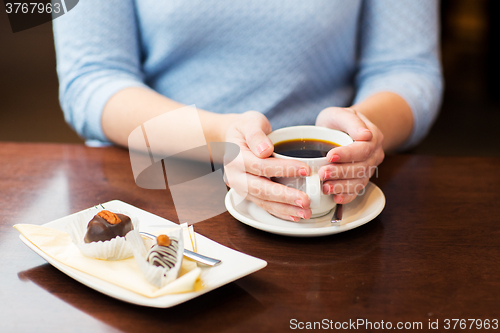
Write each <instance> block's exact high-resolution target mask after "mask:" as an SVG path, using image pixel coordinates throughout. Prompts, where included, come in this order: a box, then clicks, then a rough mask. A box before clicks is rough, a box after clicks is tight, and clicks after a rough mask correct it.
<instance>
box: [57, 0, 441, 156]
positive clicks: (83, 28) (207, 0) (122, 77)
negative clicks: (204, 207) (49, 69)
mask: <svg viewBox="0 0 500 333" xmlns="http://www.w3.org/2000/svg"><path fill="white" fill-rule="evenodd" d="M54 36H55V45H56V51H57V70H58V75H59V80H60V101H61V105H62V108H63V110H64V113H65V117H66V120H67V121H68V122H69V123H70V124H71V125H72V126H73V128H74V129H75V130H76V131H77V132H78V133H79V134H80V135H81V136H82V137H84V138H86V139H88V140H98V141H102V142H106V141H107V138H106V137H105V135H104V133H103V131H102V128H101V114H102V110H103V108H104V105H105V104H106V102H107V101H108V99H109V98H110V97H111V96H112V95H113V94H115V93H116V92H118V91H119V90H121V89H124V88H127V87H145V88H148V89H154V90H155V91H157V92H159V93H161V94H163V95H165V96H167V97H169V98H171V99H173V100H176V101H178V102H181V103H184V104H195V105H196V106H197V107H200V108H202V109H205V110H208V111H212V112H217V113H241V112H245V111H248V110H257V111H261V112H262V113H264V114H265V115H266V116H267V117H268V118H269V120H270V121H271V124H272V126H273V129H276V128H279V127H283V126H290V125H298V124H314V122H315V119H316V116H317V115H318V113H319V112H320V111H321V110H322V109H324V108H326V107H329V106H348V105H350V104H351V103H354V102H358V101H361V100H363V99H365V98H367V97H369V96H370V95H373V94H375V93H377V92H381V91H391V92H395V93H397V94H399V95H400V96H402V97H403V98H404V99H405V100H406V101H407V102H408V104H409V105H410V107H411V109H412V112H413V115H414V120H415V122H414V128H413V132H412V134H411V137H410V138H409V140H408V142H406V143H405V144H404V147H409V146H411V145H414V144H416V143H417V142H418V141H419V140H420V139H421V138H423V137H424V136H425V134H426V132H427V131H428V130H429V128H430V126H431V125H432V122H433V121H434V119H435V117H436V115H437V112H438V107H439V104H440V99H441V94H442V85H443V84H442V78H441V68H440V62H439V54H438V43H439V41H438V3H437V1H436V0H308V1H304V0H246V1H244V0H235V1H221V0H219V1H216V0H84V1H80V3H79V4H78V5H77V6H76V7H75V8H74V9H73V10H72V11H70V12H68V13H67V14H66V15H63V16H62V17H60V18H58V19H56V20H55V21H54Z"/></svg>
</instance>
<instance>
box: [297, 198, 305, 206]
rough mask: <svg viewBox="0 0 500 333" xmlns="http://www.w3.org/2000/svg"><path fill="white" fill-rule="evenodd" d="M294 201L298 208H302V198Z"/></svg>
mask: <svg viewBox="0 0 500 333" xmlns="http://www.w3.org/2000/svg"><path fill="white" fill-rule="evenodd" d="M295 203H296V204H297V206H299V207H300V208H304V206H303V203H302V200H300V199H299V200H296V201H295Z"/></svg>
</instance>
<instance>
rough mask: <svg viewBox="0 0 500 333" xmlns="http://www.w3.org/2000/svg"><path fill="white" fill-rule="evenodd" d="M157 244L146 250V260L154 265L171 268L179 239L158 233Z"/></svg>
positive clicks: (173, 264)
mask: <svg viewBox="0 0 500 333" xmlns="http://www.w3.org/2000/svg"><path fill="white" fill-rule="evenodd" d="M156 242H157V244H156V245H155V246H153V247H152V248H151V250H149V252H148V256H147V261H148V262H149V263H150V264H151V265H154V266H158V267H163V268H167V269H171V268H172V267H174V266H175V264H176V263H177V251H178V250H179V241H178V240H176V239H173V238H169V237H168V236H166V235H160V236H158V237H157V238H156Z"/></svg>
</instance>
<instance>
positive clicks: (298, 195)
mask: <svg viewBox="0 0 500 333" xmlns="http://www.w3.org/2000/svg"><path fill="white" fill-rule="evenodd" d="M246 179H247V182H248V193H249V194H250V195H253V196H254V197H257V198H259V199H262V200H265V201H274V202H281V203H284V204H288V205H293V206H297V207H300V208H303V209H307V208H309V206H310V204H311V201H310V200H309V197H308V196H307V194H305V193H304V192H302V191H299V190H297V189H295V188H291V187H287V186H285V185H283V184H279V183H275V182H273V181H270V180H269V179H267V178H264V177H258V176H254V175H251V174H246Z"/></svg>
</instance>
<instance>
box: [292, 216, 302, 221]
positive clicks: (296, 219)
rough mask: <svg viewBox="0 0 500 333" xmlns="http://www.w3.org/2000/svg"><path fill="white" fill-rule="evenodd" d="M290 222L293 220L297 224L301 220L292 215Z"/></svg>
mask: <svg viewBox="0 0 500 333" xmlns="http://www.w3.org/2000/svg"><path fill="white" fill-rule="evenodd" d="M290 220H292V221H293V222H297V221H298V220H300V219H299V218H298V217H296V216H292V215H290Z"/></svg>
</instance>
